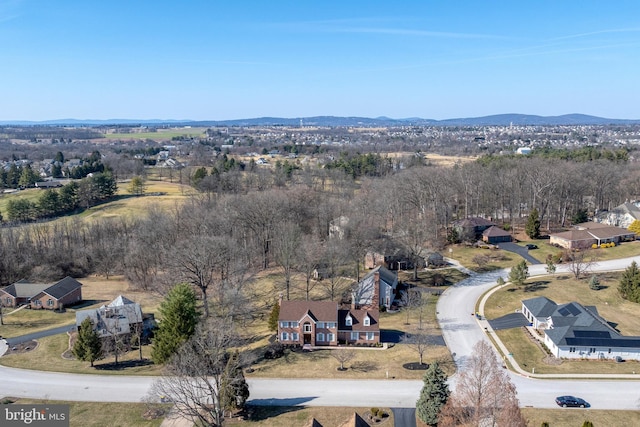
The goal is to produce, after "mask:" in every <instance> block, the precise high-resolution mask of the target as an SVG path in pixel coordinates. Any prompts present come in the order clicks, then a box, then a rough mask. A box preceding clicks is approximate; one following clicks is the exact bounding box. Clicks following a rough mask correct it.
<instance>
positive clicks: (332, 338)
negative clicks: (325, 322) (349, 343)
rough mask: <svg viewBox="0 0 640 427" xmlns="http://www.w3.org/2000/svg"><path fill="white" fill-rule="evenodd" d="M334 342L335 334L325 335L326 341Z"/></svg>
mask: <svg viewBox="0 0 640 427" xmlns="http://www.w3.org/2000/svg"><path fill="white" fill-rule="evenodd" d="M335 340H336V335H335V334H327V341H329V342H334V341H335Z"/></svg>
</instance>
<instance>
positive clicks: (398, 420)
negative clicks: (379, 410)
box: [391, 408, 416, 427]
mask: <svg viewBox="0 0 640 427" xmlns="http://www.w3.org/2000/svg"><path fill="white" fill-rule="evenodd" d="M391 411H392V412H393V427H416V408H391Z"/></svg>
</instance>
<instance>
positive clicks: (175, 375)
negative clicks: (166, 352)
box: [149, 318, 246, 426]
mask: <svg viewBox="0 0 640 427" xmlns="http://www.w3.org/2000/svg"><path fill="white" fill-rule="evenodd" d="M238 343H239V341H238V337H237V336H236V335H235V334H234V333H233V329H232V326H231V324H230V323H229V322H227V321H223V320H221V319H213V318H209V319H207V320H206V323H204V324H200V325H199V326H198V329H197V330H196V333H195V334H194V336H193V337H191V339H189V340H188V341H187V342H186V343H185V344H184V345H183V346H182V347H181V348H180V350H179V351H178V353H177V354H176V355H175V356H174V357H173V358H172V359H171V361H170V362H169V363H168V364H167V366H166V372H165V374H164V375H163V376H161V377H159V378H158V379H157V380H156V381H155V382H154V384H153V385H152V387H151V390H150V392H149V399H150V400H152V401H162V400H168V401H171V402H174V404H175V410H176V411H177V412H178V413H179V414H180V415H181V416H182V417H184V418H187V419H190V420H192V421H193V422H194V423H195V424H197V425H203V426H221V425H222V424H223V422H224V409H225V408H224V402H223V396H224V394H225V393H227V392H228V389H231V388H234V389H235V388H236V386H238V384H235V383H234V381H235V380H237V377H236V376H235V375H233V377H230V375H232V374H235V372H236V371H237V369H239V368H240V367H241V366H240V363H241V362H240V360H239V359H238V358H231V357H230V351H231V350H232V349H234V348H236V346H237V345H238ZM230 360H232V361H234V362H233V363H236V364H237V366H228V363H229V361H230ZM245 399H246V398H245Z"/></svg>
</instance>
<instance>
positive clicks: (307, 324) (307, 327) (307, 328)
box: [304, 323, 311, 332]
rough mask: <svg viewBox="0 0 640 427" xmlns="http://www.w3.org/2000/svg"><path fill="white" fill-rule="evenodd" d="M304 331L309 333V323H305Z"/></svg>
mask: <svg viewBox="0 0 640 427" xmlns="http://www.w3.org/2000/svg"><path fill="white" fill-rule="evenodd" d="M304 331H305V332H311V323H305V324H304Z"/></svg>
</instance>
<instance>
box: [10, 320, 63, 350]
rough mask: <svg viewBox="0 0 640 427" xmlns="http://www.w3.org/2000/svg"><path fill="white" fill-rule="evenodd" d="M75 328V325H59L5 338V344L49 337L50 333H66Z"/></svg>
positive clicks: (12, 344)
mask: <svg viewBox="0 0 640 427" xmlns="http://www.w3.org/2000/svg"><path fill="white" fill-rule="evenodd" d="M75 328H76V325H66V326H60V327H58V328H53V329H47V330H45V331H39V332H34V333H31V334H26V335H21V336H19V337H13V338H6V340H7V345H8V346H9V347H11V346H14V345H17V344H20V343H23V342H27V341H33V340H37V339H38V338H43V337H49V336H51V335H58V334H66V333H67V332H69V331H72V330H74V329H75Z"/></svg>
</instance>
